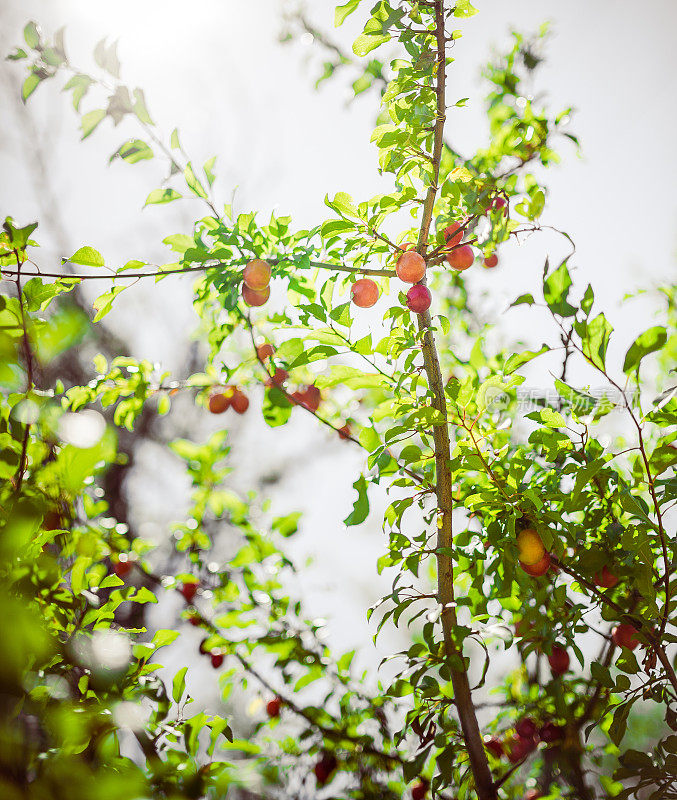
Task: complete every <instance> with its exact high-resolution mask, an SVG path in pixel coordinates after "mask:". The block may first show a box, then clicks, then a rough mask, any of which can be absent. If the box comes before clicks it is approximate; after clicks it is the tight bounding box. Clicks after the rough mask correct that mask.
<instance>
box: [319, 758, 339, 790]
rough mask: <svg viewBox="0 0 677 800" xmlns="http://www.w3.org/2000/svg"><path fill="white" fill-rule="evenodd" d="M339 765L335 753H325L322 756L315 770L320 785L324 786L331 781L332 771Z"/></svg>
mask: <svg viewBox="0 0 677 800" xmlns="http://www.w3.org/2000/svg"><path fill="white" fill-rule="evenodd" d="M337 766H338V761H337V760H336V756H335V755H333V753H325V754H324V755H323V756H322V758H321V759H320V760H319V761H318V762H317V764H315V768H314V770H313V771H314V772H315V777H316V778H317V782H318V783H319V785H320V786H324V785H325V783H327V782H328V781H329V779H330V778H331V776H332V773H333V772H334V770H335V769H336V767H337Z"/></svg>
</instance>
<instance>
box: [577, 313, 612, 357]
mask: <svg viewBox="0 0 677 800" xmlns="http://www.w3.org/2000/svg"><path fill="white" fill-rule="evenodd" d="M576 330H577V331H578V332H579V335H580V336H581V341H582V345H583V352H584V353H585V355H586V356H587V357H588V358H589V359H590V361H591V362H592V363H593V364H594V365H595V366H596V367H599V368H600V369H602V370H605V369H606V351H607V347H608V346H609V339H610V338H611V334H612V333H613V328H612V327H611V325H609V323H608V322H607V319H606V317H605V316H604V314H598V315H597V316H596V317H595V318H594V319H593V320H591V321H590V322H588V324H587V325H585V324H583V325H579V324H578V323H577V324H576Z"/></svg>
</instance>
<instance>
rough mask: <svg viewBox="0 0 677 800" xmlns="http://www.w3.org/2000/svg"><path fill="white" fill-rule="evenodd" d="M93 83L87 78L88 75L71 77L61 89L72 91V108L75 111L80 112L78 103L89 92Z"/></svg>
mask: <svg viewBox="0 0 677 800" xmlns="http://www.w3.org/2000/svg"><path fill="white" fill-rule="evenodd" d="M93 83H94V81H93V80H92V79H91V78H90V77H89V75H82V74H78V75H73V77H72V78H71V79H70V80H69V81H68V82H67V83H66V85H65V86H64V87H63V89H64V91H68V90H72V91H73V108H74V109H75V110H76V111H79V110H80V102H81V101H82V98H83V97H84V96H85V95H86V94H87V92H88V91H89V87H90V86H91V85H92V84H93Z"/></svg>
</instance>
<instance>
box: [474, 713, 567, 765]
mask: <svg viewBox="0 0 677 800" xmlns="http://www.w3.org/2000/svg"><path fill="white" fill-rule="evenodd" d="M564 735H565V729H564V726H562V725H557V724H556V723H554V722H546V723H544V724H543V725H540V726H539V725H538V724H537V723H536V721H535V720H533V719H532V718H531V717H523V718H522V719H521V720H519V721H518V722H517V723H516V725H515V730H514V733H510V734H508V735H506V736H504V737H503V738H499V737H498V736H491V737H488V738H485V740H484V746H485V747H486V749H487V750H488V751H489V752H490V753H491V754H492V755H493V756H495V757H496V758H504V757H506V758H507V759H508V761H509V762H510V763H511V764H519V762H520V761H523V760H524V759H525V758H527V756H529V754H530V753H533V752H534V750H536V748H537V747H538V743H539V742H543V744H545V745H551V744H557V743H558V742H560V741H561V740H562V739H564Z"/></svg>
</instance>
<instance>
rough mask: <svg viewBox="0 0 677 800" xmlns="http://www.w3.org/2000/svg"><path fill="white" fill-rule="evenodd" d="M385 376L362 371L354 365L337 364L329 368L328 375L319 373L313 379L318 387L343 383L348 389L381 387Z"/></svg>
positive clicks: (325, 387) (324, 387)
mask: <svg viewBox="0 0 677 800" xmlns="http://www.w3.org/2000/svg"><path fill="white" fill-rule="evenodd" d="M384 382H385V378H384V377H383V376H382V375H378V374H374V373H369V372H363V371H362V370H360V369H356V368H355V367H349V366H347V365H345V364H337V365H335V366H333V367H331V368H330V370H329V375H320V376H319V377H318V378H317V380H316V381H315V383H316V385H317V386H318V388H320V389H328V388H330V387H332V386H338V385H339V384H340V385H343V386H347V387H348V388H349V389H373V388H377V387H382V386H383V385H384Z"/></svg>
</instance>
